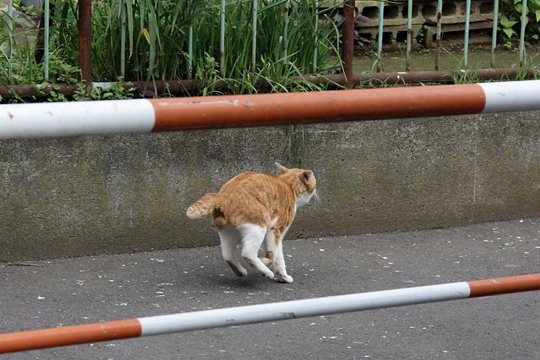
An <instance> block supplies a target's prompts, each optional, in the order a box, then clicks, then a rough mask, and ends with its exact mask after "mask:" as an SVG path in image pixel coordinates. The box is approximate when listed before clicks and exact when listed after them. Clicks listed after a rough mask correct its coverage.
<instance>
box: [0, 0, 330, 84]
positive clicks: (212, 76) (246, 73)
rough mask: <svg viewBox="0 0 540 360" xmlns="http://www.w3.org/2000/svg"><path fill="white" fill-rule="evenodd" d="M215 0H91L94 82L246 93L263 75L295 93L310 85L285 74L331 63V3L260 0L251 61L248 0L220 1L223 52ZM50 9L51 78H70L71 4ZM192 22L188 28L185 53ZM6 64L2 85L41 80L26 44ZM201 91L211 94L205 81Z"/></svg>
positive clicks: (68, 0)
mask: <svg viewBox="0 0 540 360" xmlns="http://www.w3.org/2000/svg"><path fill="white" fill-rule="evenodd" d="M122 4H124V5H123V6H122ZM220 5H221V0H210V1H208V0H186V1H173V0H166V1H151V0H123V1H121V0H101V1H95V2H94V4H93V8H92V11H93V17H92V21H93V23H92V31H93V38H92V62H93V67H92V72H93V73H92V75H93V79H94V81H105V82H108V81H117V80H118V79H119V78H122V79H125V80H126V81H136V80H146V81H152V80H177V79H187V78H195V79H204V80H209V81H210V83H211V82H212V81H218V80H221V81H223V80H225V81H226V82H227V83H228V84H230V86H229V88H230V91H231V92H238V93H245V92H250V93H251V92H256V88H255V85H254V84H255V83H256V82H258V81H260V80H261V79H264V80H266V83H268V84H269V86H270V90H271V91H280V92H281V91H300V90H305V89H314V88H313V86H311V85H307V84H305V83H294V82H291V81H290V77H291V76H294V75H301V74H309V73H314V72H317V73H319V72H324V71H325V70H326V69H325V68H324V67H322V66H320V64H327V65H328V67H335V66H336V63H338V62H339V52H338V51H337V49H338V48H337V45H336V44H337V43H338V36H339V32H338V31H337V28H336V24H334V22H332V21H323V20H324V19H325V17H327V12H330V11H331V9H327V10H325V11H324V12H319V10H318V9H316V8H315V1H312V0H310V1H305V0H278V1H269V0H259V1H258V11H257V24H256V25H257V29H258V31H257V34H256V43H257V49H256V55H255V63H252V36H251V34H252V22H251V19H252V15H253V8H252V1H251V0H227V1H226V11H225V18H226V27H225V37H226V43H225V52H224V54H220V49H219V36H220ZM54 8H55V9H54V10H55V11H54V14H53V15H52V24H53V26H52V27H51V36H50V48H51V49H54V50H53V52H52V53H51V69H50V81H51V82H53V83H54V82H76V81H77V80H78V78H79V73H78V70H77V63H78V61H77V57H78V50H77V49H78V38H77V32H78V29H77V17H78V8H77V2H76V1H74V0H56V1H55V2H54ZM286 10H287V19H288V22H287V24H286V23H285V21H284V14H285V11H286ZM6 24H7V22H6V17H5V16H3V17H2V21H0V30H1V31H0V43H2V44H3V43H5V42H6V40H7V38H6V36H7V35H6V34H7V28H6V26H7V25H6ZM190 26H191V27H192V29H193V54H192V57H191V58H190V57H189V54H188V32H189V28H190ZM123 39H125V42H124V44H125V46H124V47H123V46H122V45H121V44H122V42H123ZM1 50H2V51H0V66H1V68H2V69H7V68H8V67H7V66H4V65H6V64H8V63H9V55H8V54H7V53H6V51H5V47H4V46H2V47H1ZM332 62H333V63H332ZM11 64H13V69H12V72H13V75H12V76H9V74H8V73H7V71H6V70H3V72H0V84H4V85H5V84H36V83H41V82H43V81H44V79H43V75H42V74H43V65H42V64H41V63H39V62H37V61H36V59H35V54H34V51H33V49H32V46H29V45H28V44H21V43H18V44H16V46H15V51H14V55H13V58H12V61H11ZM190 64H191V67H190V66H189V65H190ZM317 64H319V65H317ZM232 79H234V80H232ZM203 92H204V94H210V93H215V91H214V89H213V88H212V85H211V84H209V86H207V87H206V88H205V89H203Z"/></svg>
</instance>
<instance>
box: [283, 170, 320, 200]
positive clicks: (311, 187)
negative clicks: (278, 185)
mask: <svg viewBox="0 0 540 360" xmlns="http://www.w3.org/2000/svg"><path fill="white" fill-rule="evenodd" d="M276 167H277V169H278V171H279V174H280V175H279V177H280V178H282V179H284V180H285V181H287V182H288V183H289V184H290V185H291V188H292V189H293V191H294V193H295V195H296V205H297V206H302V205H305V204H307V203H308V202H309V201H310V200H311V199H312V198H313V197H314V196H316V195H317V179H315V175H313V171H311V170H305V169H288V168H286V167H285V166H283V165H281V164H279V163H277V162H276Z"/></svg>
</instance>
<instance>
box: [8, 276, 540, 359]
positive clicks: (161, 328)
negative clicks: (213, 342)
mask: <svg viewBox="0 0 540 360" xmlns="http://www.w3.org/2000/svg"><path fill="white" fill-rule="evenodd" d="M533 290H540V273H538V274H528V275H519V276H511V277H504V278H495V279H487V280H474V281H468V282H456V283H448V284H440V285H428V286H417V287H411V288H402V289H392V290H383V291H374V292H367V293H359V294H349V295H338V296H329V297H322V298H314V299H304V300H295V301H284V302H278V303H270V304H260V305H250V306H240V307H233V308H224V309H215V310H207V311H197V312H188V313H180V314H172V315H162V316H152V317H143V318H137V319H129V320H120V321H112V322H103V323H95V324H87V325H75V326H68V327H60V328H51V329H42V330H32V331H22V332H15V333H7V334H0V354H1V353H8V352H17V351H27V350H33V349H43V348H49V347H57V346H67V345H76V344H84V343H93V342H99V341H109V340H119V339H127V338H134V337H140V336H152V335H164V334H171V333H178V332H186V331H195V330H203V329H212V328H219V327H228V326H238V325H247V324H254V323H262V322H269V321H278V320H290V319H297V318H304V317H312V316H321V315H331V314H340V313H348V312H355V311H365V310H373V309H382V308H389V307H397V306H407V305H414V304H425V303H432V302H439V301H448V300H457V299H467V298H474V297H480V296H489V295H501V294H509V293H515V292H522V291H533Z"/></svg>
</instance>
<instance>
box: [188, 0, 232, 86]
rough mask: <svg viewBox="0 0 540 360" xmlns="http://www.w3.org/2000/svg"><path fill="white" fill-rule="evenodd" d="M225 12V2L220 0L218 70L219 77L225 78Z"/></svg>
mask: <svg viewBox="0 0 540 360" xmlns="http://www.w3.org/2000/svg"><path fill="white" fill-rule="evenodd" d="M225 10H226V5H225V0H221V7H220V13H219V70H220V72H221V76H225ZM192 36H193V34H192Z"/></svg>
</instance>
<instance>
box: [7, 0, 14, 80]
mask: <svg viewBox="0 0 540 360" xmlns="http://www.w3.org/2000/svg"><path fill="white" fill-rule="evenodd" d="M7 26H8V32H9V34H8V60H9V64H8V79H9V81H10V82H11V78H12V77H13V66H12V64H13V0H9V2H8V19H7Z"/></svg>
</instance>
